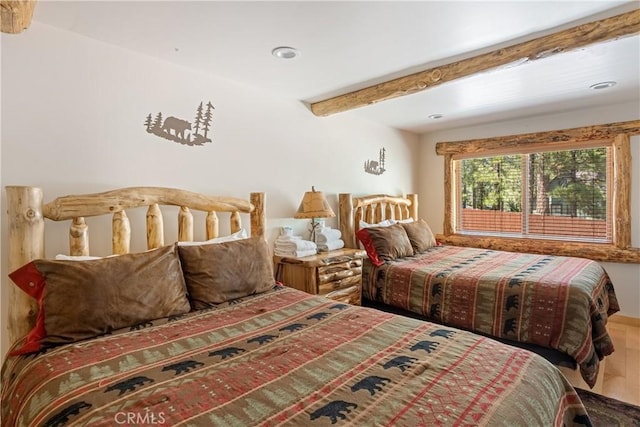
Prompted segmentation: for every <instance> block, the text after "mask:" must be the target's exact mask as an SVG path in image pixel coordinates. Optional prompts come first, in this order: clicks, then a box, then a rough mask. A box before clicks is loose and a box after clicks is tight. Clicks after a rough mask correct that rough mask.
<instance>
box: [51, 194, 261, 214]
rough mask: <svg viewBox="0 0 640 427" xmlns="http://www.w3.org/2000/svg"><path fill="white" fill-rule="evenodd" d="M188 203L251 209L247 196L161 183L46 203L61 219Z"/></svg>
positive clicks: (210, 207) (213, 208)
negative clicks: (213, 193)
mask: <svg viewBox="0 0 640 427" xmlns="http://www.w3.org/2000/svg"><path fill="white" fill-rule="evenodd" d="M154 203H155V204H158V205H172V206H188V207H189V208H191V209H196V210H199V211H205V212H207V211H218V212H233V211H240V212H244V213H250V212H251V210H252V209H253V207H252V206H251V203H250V202H249V201H248V200H244V199H238V198H235V197H214V196H206V195H203V194H199V193H193V192H191V191H185V190H178V189H175V188H161V187H129V188H122V189H119V190H112V191H106V192H103V193H95V194H83V195H79V196H64V197H58V198H57V199H55V200H53V201H52V202H50V203H47V204H46V205H45V206H44V215H45V217H46V218H50V219H53V220H55V221H60V220H64V219H72V218H74V217H77V216H84V217H89V216H95V215H104V214H106V213H113V212H118V211H121V210H123V209H127V208H134V207H140V206H149V205H152V204H154Z"/></svg>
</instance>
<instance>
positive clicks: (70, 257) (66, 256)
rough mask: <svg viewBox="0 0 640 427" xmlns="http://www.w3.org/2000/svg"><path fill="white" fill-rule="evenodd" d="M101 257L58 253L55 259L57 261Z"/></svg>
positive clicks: (86, 259) (97, 257) (98, 257)
mask: <svg viewBox="0 0 640 427" xmlns="http://www.w3.org/2000/svg"><path fill="white" fill-rule="evenodd" d="M100 258H103V257H101V256H91V255H65V254H58V255H56V258H55V259H56V260H58V261H91V260H93V259H100Z"/></svg>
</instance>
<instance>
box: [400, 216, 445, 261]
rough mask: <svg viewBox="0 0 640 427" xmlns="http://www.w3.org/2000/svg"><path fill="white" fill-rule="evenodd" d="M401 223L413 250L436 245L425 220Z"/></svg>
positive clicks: (422, 249)
mask: <svg viewBox="0 0 640 427" xmlns="http://www.w3.org/2000/svg"><path fill="white" fill-rule="evenodd" d="M401 225H402V227H404V231H406V232H407V236H409V241H410V242H411V246H412V247H413V251H414V252H416V253H420V252H424V251H426V250H427V249H429V248H432V247H434V246H436V238H435V237H434V236H433V232H432V231H431V227H429V224H427V223H426V222H425V220H423V219H420V220H418V221H414V222H409V223H402V224H401Z"/></svg>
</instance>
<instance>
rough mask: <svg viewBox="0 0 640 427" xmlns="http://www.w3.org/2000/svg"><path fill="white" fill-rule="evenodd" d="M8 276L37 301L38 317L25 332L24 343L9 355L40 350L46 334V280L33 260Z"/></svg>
mask: <svg viewBox="0 0 640 427" xmlns="http://www.w3.org/2000/svg"><path fill="white" fill-rule="evenodd" d="M9 277H10V278H11V280H13V282H14V283H15V284H16V285H18V287H19V288H20V289H22V290H23V291H24V292H26V293H27V294H28V295H29V296H31V297H33V298H35V299H36V300H37V301H38V317H36V325H35V327H34V328H33V329H32V330H31V331H29V333H28V334H27V337H26V338H25V341H24V344H22V346H21V347H20V348H17V349H15V350H13V351H11V352H9V356H18V355H20V354H26V353H33V352H34V351H38V350H40V347H41V344H40V343H41V341H42V340H43V339H44V338H45V337H46V336H47V333H46V331H45V329H44V298H43V297H44V285H45V283H46V282H45V279H44V276H43V275H42V274H40V272H39V271H38V269H37V268H36V265H35V263H34V262H33V261H31V262H30V263H28V264H25V265H23V266H22V267H20V268H19V269H17V270H16V271H14V272H13V273H10V274H9Z"/></svg>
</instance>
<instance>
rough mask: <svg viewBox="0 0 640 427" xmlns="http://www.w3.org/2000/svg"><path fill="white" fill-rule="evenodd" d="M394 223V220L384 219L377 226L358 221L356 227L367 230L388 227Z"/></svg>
mask: <svg viewBox="0 0 640 427" xmlns="http://www.w3.org/2000/svg"><path fill="white" fill-rule="evenodd" d="M395 223H396V220H395V219H385V220H384V221H380V222H378V223H377V224H369V223H368V222H364V221H362V220H360V222H359V223H358V225H359V226H360V228H369V227H388V226H390V225H393V224H395Z"/></svg>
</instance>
